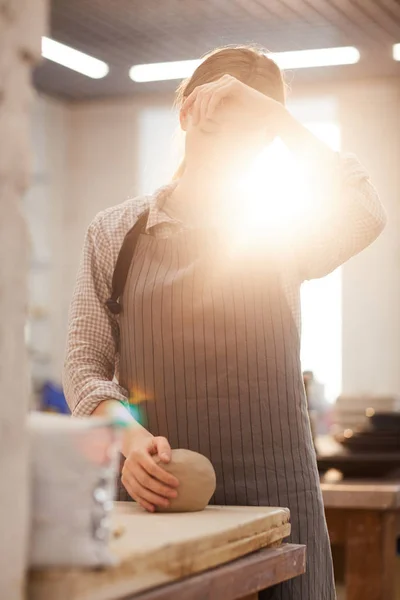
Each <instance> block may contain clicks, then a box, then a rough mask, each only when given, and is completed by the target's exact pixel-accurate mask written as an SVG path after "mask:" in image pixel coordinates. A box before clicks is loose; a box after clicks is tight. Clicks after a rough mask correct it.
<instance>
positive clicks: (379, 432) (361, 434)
mask: <svg viewBox="0 0 400 600" xmlns="http://www.w3.org/2000/svg"><path fill="white" fill-rule="evenodd" d="M335 439H336V440H337V441H338V442H339V443H340V444H342V446H343V447H344V448H346V449H347V450H348V451H350V452H354V453H358V452H363V453H364V452H374V453H377V452H378V453H381V452H384V453H386V452H395V453H397V452H400V401H399V399H398V398H395V397H363V398H362V397H358V398H350V397H347V405H346V403H345V399H344V397H341V398H340V399H339V401H338V406H337V410H336V434H335Z"/></svg>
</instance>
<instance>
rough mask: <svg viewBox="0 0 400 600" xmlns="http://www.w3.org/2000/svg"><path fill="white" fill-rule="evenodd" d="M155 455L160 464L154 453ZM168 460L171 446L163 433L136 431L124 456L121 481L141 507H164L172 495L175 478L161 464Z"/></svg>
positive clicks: (175, 494)
mask: <svg viewBox="0 0 400 600" xmlns="http://www.w3.org/2000/svg"><path fill="white" fill-rule="evenodd" d="M156 455H158V457H159V459H160V464H157V463H156V461H155V460H154V457H155V456H156ZM170 460H171V446H170V445H169V443H168V441H167V440H166V438H164V437H153V436H151V435H149V433H148V432H146V433H145V434H144V433H143V434H142V433H141V432H139V431H138V432H136V434H135V435H134V437H133V440H132V444H131V446H130V451H129V453H128V455H127V457H126V460H125V463H124V466H123V469H122V474H121V481H122V483H123V485H124V487H125V489H126V490H127V492H128V493H129V495H130V496H131V497H132V498H133V499H134V500H136V502H137V503H138V504H140V505H141V506H142V507H143V508H144V509H146V510H147V511H149V512H154V511H155V509H156V507H157V506H159V507H167V506H168V505H169V500H168V499H169V498H176V496H177V489H176V488H177V487H178V485H179V482H178V480H177V479H176V477H174V476H173V475H170V474H169V473H167V472H166V471H165V470H164V469H163V468H162V463H168V462H169V461H170Z"/></svg>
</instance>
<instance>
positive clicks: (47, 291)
mask: <svg viewBox="0 0 400 600" xmlns="http://www.w3.org/2000/svg"><path fill="white" fill-rule="evenodd" d="M68 118H69V111H68V108H67V107H66V106H65V105H64V104H63V103H61V102H57V101H54V100H50V99H48V98H37V99H36V102H35V104H34V107H33V115H32V146H33V156H34V160H33V175H32V182H31V186H30V189H29V190H28V192H27V194H26V196H25V198H24V210H25V214H26V216H27V220H28V226H29V232H30V241H31V256H30V271H29V313H30V319H29V324H28V331H27V334H28V342H29V348H30V356H31V362H32V369H33V374H34V376H35V378H36V379H46V378H54V379H58V374H59V372H60V361H61V360H62V346H63V344H64V329H65V307H66V299H65V294H64V293H63V292H64V277H63V270H64V267H63V264H64V256H65V255H66V254H67V251H66V247H65V237H64V232H65V230H64V225H65V219H64V210H65V206H66V204H67V201H68V195H67V193H68V192H67V190H68V180H69V175H68V160H67V149H68V132H69V126H68Z"/></svg>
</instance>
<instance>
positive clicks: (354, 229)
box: [63, 156, 386, 416]
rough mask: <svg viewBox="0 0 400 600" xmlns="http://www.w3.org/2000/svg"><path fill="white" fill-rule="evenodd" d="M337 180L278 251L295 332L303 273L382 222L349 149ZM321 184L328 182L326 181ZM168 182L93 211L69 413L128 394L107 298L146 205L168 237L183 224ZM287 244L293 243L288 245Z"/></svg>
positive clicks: (152, 222)
mask: <svg viewBox="0 0 400 600" xmlns="http://www.w3.org/2000/svg"><path fill="white" fill-rule="evenodd" d="M334 179H335V182H336V184H338V185H339V187H338V188H337V189H338V190H340V193H336V194H331V195H330V196H331V197H332V199H333V201H331V200H330V202H331V204H332V206H331V207H330V209H331V210H328V211H326V214H327V215H328V214H329V218H324V219H323V220H321V221H319V222H318V228H314V229H313V230H312V231H311V232H310V231H308V232H307V237H305V238H304V240H303V242H302V243H300V244H298V246H297V251H293V252H291V257H292V258H291V259H289V255H288V252H286V251H285V252H284V253H283V254H284V255H285V257H286V258H287V260H285V267H284V268H282V275H281V278H282V286H283V290H284V293H285V295H286V298H287V302H288V304H289V307H290V309H291V311H292V314H293V317H294V319H295V321H296V323H297V326H298V328H299V331H300V326H301V320H300V286H301V284H302V282H303V281H305V280H306V279H313V278H317V277H322V276H324V275H327V274H328V273H330V272H331V271H333V270H334V269H336V268H337V267H339V266H340V265H342V264H343V263H344V262H346V261H347V260H348V259H349V258H351V257H352V256H354V255H356V254H358V253H359V252H360V251H361V250H363V249H364V248H366V247H367V246H368V245H369V244H371V243H372V242H373V241H374V240H375V239H376V238H377V236H378V235H379V234H380V233H381V231H382V230H383V228H384V226H385V223H386V215H385V211H384V209H383V207H382V205H381V203H380V201H379V198H378V195H377V193H376V191H375V189H374V187H373V186H372V184H371V182H370V180H369V178H368V174H367V173H366V171H365V170H364V168H363V167H362V166H361V165H360V163H359V162H358V161H357V159H356V158H355V157H354V156H343V157H339V161H338V164H337V165H335V172H334ZM325 183H326V186H328V185H331V183H332V182H331V181H330V182H325ZM169 190H170V187H169V186H167V187H165V188H162V190H159V191H158V192H157V193H156V194H155V195H154V196H144V197H141V198H135V199H131V200H128V201H126V202H124V203H123V204H120V205H118V206H114V207H112V208H109V209H107V210H105V211H103V212H101V213H100V214H98V215H97V216H96V217H95V219H94V220H93V222H92V223H91V225H90V226H89V229H88V231H87V234H86V239H85V243H84V248H83V256H82V259H81V264H80V268H79V272H78V277H77V282H76V287H75V291H74V294H73V299H72V304H71V309H70V317H69V331H68V341H67V353H66V360H65V368H64V378H63V379H64V391H65V395H66V398H67V401H68V404H69V406H70V408H71V411H72V413H73V414H74V415H77V416H84V415H89V414H91V413H92V412H93V410H94V409H95V408H96V407H97V405H98V404H99V403H100V402H101V401H103V400H109V399H114V400H120V401H126V400H127V399H128V392H127V390H125V389H124V388H122V387H121V386H120V385H119V384H118V362H119V356H118V338H119V327H118V316H113V315H111V314H110V313H109V311H108V310H107V309H106V307H105V305H104V303H105V301H106V300H107V299H108V298H109V297H110V294H111V280H112V275H113V271H114V266H115V263H116V260H117V256H118V252H119V250H120V248H121V245H122V242H123V240H124V237H125V235H126V233H127V232H128V231H129V229H130V228H131V227H132V226H133V224H134V223H135V221H136V219H137V218H138V216H139V215H140V214H141V213H142V212H143V211H144V210H145V209H147V208H149V209H150V212H149V219H148V224H147V228H148V230H149V231H150V230H151V232H152V233H153V234H154V235H155V236H157V237H169V236H170V235H171V234H172V233H176V232H177V230H179V229H180V228H182V227H183V225H182V223H181V222H179V221H177V220H175V219H173V218H171V217H170V216H169V215H168V214H167V213H166V212H165V211H164V210H162V208H160V206H162V205H163V202H160V200H162V199H163V196H164V197H165V195H166V194H168V191H169ZM290 246H291V249H292V250H293V248H296V244H294V245H293V244H290Z"/></svg>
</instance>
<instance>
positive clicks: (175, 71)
mask: <svg viewBox="0 0 400 600" xmlns="http://www.w3.org/2000/svg"><path fill="white" fill-rule="evenodd" d="M200 63H201V60H178V61H176V62H164V63H152V64H148V65H134V66H133V67H131V68H130V70H129V77H130V78H131V79H132V81H136V82H141V83H142V82H146V81H166V80H167V79H185V77H190V75H191V74H192V73H193V71H195V70H196V69H197V67H198V66H199V64H200Z"/></svg>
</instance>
